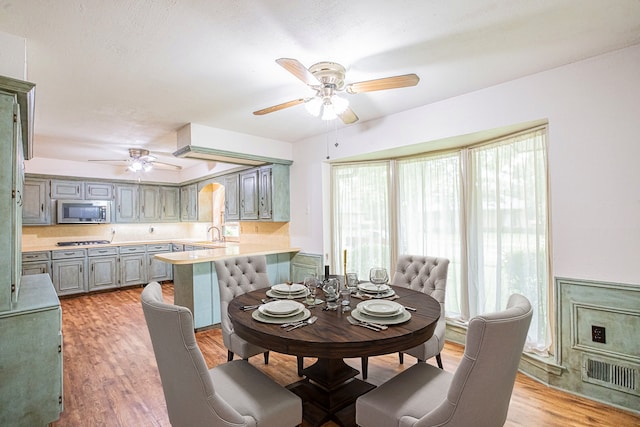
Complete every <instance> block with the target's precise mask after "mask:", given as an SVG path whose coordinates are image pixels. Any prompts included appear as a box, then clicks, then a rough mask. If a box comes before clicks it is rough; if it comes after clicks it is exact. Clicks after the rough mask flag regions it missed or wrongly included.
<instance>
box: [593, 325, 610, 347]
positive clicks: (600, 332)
mask: <svg viewBox="0 0 640 427" xmlns="http://www.w3.org/2000/svg"><path fill="white" fill-rule="evenodd" d="M591 341H593V342H599V343H602V344H606V343H607V337H606V335H605V329H604V326H594V325H591Z"/></svg>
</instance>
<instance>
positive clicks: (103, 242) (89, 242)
mask: <svg viewBox="0 0 640 427" xmlns="http://www.w3.org/2000/svg"><path fill="white" fill-rule="evenodd" d="M108 244H109V241H108V240H81V241H78V242H58V243H56V245H58V246H82V245H108Z"/></svg>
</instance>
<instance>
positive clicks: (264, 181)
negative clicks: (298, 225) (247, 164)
mask: <svg viewBox="0 0 640 427" xmlns="http://www.w3.org/2000/svg"><path fill="white" fill-rule="evenodd" d="M259 173H260V183H259V188H258V197H259V206H258V210H259V219H260V220H263V221H274V222H286V221H289V220H290V219H291V209H290V196H289V193H290V184H289V166H288V165H280V164H273V165H268V166H262V167H260V170H259Z"/></svg>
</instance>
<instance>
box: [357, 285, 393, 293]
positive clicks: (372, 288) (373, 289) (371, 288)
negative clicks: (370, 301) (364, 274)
mask: <svg viewBox="0 0 640 427" xmlns="http://www.w3.org/2000/svg"><path fill="white" fill-rule="evenodd" d="M358 289H360V290H361V291H362V292H366V293H368V294H377V293H378V292H386V291H388V290H389V289H391V288H390V287H389V285H382V286H380V289H378V285H374V284H373V283H369V282H367V283H360V284H359V285H358Z"/></svg>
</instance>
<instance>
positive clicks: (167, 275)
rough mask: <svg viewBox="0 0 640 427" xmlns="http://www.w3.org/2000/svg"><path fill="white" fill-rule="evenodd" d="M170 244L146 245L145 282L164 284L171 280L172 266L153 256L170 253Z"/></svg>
mask: <svg viewBox="0 0 640 427" xmlns="http://www.w3.org/2000/svg"><path fill="white" fill-rule="evenodd" d="M171 249H172V245H171V243H164V244H158V245H147V258H148V264H147V282H164V281H166V280H172V279H173V268H172V267H173V266H172V265H171V264H169V263H166V262H164V261H160V260H158V259H156V258H155V257H154V255H155V254H161V253H167V252H171Z"/></svg>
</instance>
